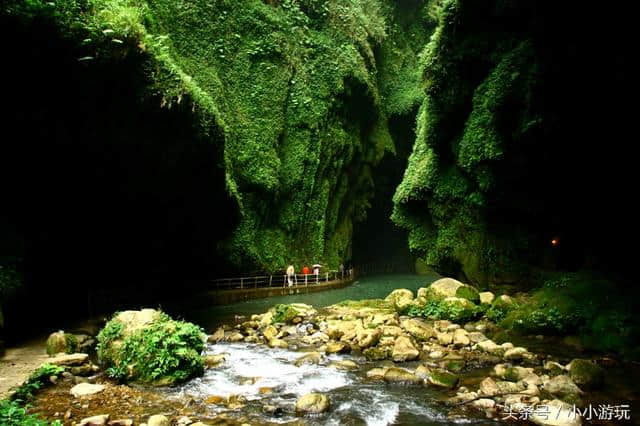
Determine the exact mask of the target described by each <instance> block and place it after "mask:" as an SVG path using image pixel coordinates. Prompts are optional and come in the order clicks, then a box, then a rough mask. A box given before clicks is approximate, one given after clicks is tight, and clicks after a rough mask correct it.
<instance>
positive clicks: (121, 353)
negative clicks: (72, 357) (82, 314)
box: [98, 309, 206, 386]
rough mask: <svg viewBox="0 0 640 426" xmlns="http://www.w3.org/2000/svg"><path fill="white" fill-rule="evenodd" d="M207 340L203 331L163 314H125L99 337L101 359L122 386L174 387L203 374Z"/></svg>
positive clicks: (144, 311) (126, 312)
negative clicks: (139, 384) (127, 384)
mask: <svg viewBox="0 0 640 426" xmlns="http://www.w3.org/2000/svg"><path fill="white" fill-rule="evenodd" d="M205 339H206V335H205V334H204V333H203V331H202V329H201V328H200V327H198V326H196V325H194V324H191V323H188V322H184V321H176V320H173V319H171V317H169V316H168V315H167V314H165V313H163V312H160V311H156V310H153V309H143V310H141V311H125V312H121V313H118V314H116V315H114V317H113V318H112V319H111V320H110V321H109V322H108V323H107V324H106V325H105V327H104V328H103V329H102V330H101V331H100V333H99V334H98V357H99V360H100V363H101V364H102V365H103V366H104V367H105V368H106V370H107V374H108V375H109V376H110V377H112V378H115V379H117V380H119V381H121V382H140V383H146V384H152V385H157V386H165V385H172V384H174V383H179V382H184V381H186V380H188V379H190V378H192V377H195V376H198V375H200V374H202V373H203V371H204V362H203V358H202V356H201V353H202V351H203V349H204V342H205Z"/></svg>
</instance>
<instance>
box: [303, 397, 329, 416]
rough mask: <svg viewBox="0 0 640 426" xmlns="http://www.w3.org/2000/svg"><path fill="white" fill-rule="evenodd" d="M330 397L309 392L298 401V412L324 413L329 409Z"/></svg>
mask: <svg viewBox="0 0 640 426" xmlns="http://www.w3.org/2000/svg"><path fill="white" fill-rule="evenodd" d="M329 406H330V401H329V397H327V396H326V395H323V394H321V393H308V394H306V395H303V396H301V397H300V398H298V400H297V401H296V412H298V413H304V414H318V413H324V412H325V411H327V410H328V409H329Z"/></svg>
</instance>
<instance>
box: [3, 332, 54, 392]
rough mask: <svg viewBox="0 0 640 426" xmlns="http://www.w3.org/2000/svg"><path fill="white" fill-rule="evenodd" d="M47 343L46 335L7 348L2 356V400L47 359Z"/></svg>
mask: <svg viewBox="0 0 640 426" xmlns="http://www.w3.org/2000/svg"><path fill="white" fill-rule="evenodd" d="M45 343H46V336H44V337H38V338H34V339H32V340H29V341H26V342H23V343H21V344H19V345H17V346H14V347H10V348H7V350H6V352H5V354H4V356H3V357H2V358H0V400H1V399H5V398H6V397H7V396H9V394H10V392H11V390H12V389H15V388H16V387H18V386H20V385H21V384H22V383H23V382H24V381H25V380H27V378H28V377H29V375H30V374H31V373H32V372H33V370H35V369H36V368H38V367H40V365H42V364H43V363H44V362H45V361H46V360H47V358H48V356H47V354H46V346H45Z"/></svg>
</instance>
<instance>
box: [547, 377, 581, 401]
mask: <svg viewBox="0 0 640 426" xmlns="http://www.w3.org/2000/svg"><path fill="white" fill-rule="evenodd" d="M543 386H544V390H545V391H547V392H549V393H550V394H551V395H553V396H555V397H557V398H559V399H561V400H563V401H565V402H567V403H569V404H579V403H580V402H581V401H580V400H581V398H580V397H581V394H582V390H580V388H579V387H578V386H577V385H576V384H575V383H574V382H573V380H571V378H570V377H569V376H566V375H564V374H561V375H559V376H556V377H554V378H552V379H550V380H547V381H545V382H544V383H543Z"/></svg>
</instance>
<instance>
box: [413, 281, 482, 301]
mask: <svg viewBox="0 0 640 426" xmlns="http://www.w3.org/2000/svg"><path fill="white" fill-rule="evenodd" d="M423 296H424V297H426V298H427V299H428V300H443V299H446V298H447V297H458V298H462V299H466V300H469V301H471V302H478V301H479V300H480V296H479V293H478V290H476V288H475V287H472V286H470V285H467V284H463V283H461V282H460V281H458V280H454V279H453V278H441V279H439V280H437V281H435V282H433V283H432V284H431V285H430V286H429V287H428V288H427V290H426V291H425V292H423Z"/></svg>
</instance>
